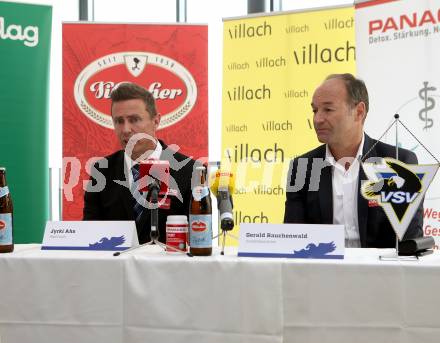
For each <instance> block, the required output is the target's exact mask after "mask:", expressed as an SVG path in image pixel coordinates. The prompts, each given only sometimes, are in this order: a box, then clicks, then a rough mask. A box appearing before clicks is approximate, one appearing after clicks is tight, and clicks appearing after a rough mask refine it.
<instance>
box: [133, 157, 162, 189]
mask: <svg viewBox="0 0 440 343" xmlns="http://www.w3.org/2000/svg"><path fill="white" fill-rule="evenodd" d="M139 174H140V177H141V179H140V187H139V191H141V192H145V191H148V185H149V184H151V182H152V181H153V180H152V179H155V180H157V181H158V182H159V184H160V190H159V194H167V193H168V189H169V184H170V162H169V161H161V160H146V161H142V162H140V163H139Z"/></svg>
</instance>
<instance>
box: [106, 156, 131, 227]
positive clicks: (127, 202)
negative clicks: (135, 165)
mask: <svg viewBox="0 0 440 343" xmlns="http://www.w3.org/2000/svg"><path fill="white" fill-rule="evenodd" d="M126 168H127V166H126V165H125V161H124V152H123V151H122V152H121V154H120V156H118V161H117V165H116V168H115V169H116V171H115V180H120V181H123V182H125V181H127V182H128V180H126V178H128V173H131V171H130V170H126ZM110 182H114V181H113V180H111V181H110ZM115 186H116V187H117V189H118V192H119V194H120V197H121V199H122V203H123V204H124V209H125V211H126V212H127V218H133V220H134V213H133V206H134V202H133V196H132V195H131V192H130V189H129V187H125V186H122V185H120V184H116V183H115Z"/></svg>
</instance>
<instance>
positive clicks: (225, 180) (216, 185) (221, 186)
mask: <svg viewBox="0 0 440 343" xmlns="http://www.w3.org/2000/svg"><path fill="white" fill-rule="evenodd" d="M209 179H210V185H211V186H210V188H211V192H212V193H213V194H214V195H215V196H216V197H217V207H218V211H219V213H220V227H221V229H222V230H226V231H229V230H232V229H233V228H234V219H233V216H232V209H233V207H234V205H233V203H232V195H231V194H232V193H233V192H234V186H235V180H234V175H233V174H232V173H231V172H227V171H222V170H217V171H216V172H215V173H212V174H211V175H210V177H209Z"/></svg>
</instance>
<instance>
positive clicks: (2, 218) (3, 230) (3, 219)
mask: <svg viewBox="0 0 440 343" xmlns="http://www.w3.org/2000/svg"><path fill="white" fill-rule="evenodd" d="M10 244H12V214H11V213H0V245H10Z"/></svg>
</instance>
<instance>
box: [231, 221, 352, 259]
mask: <svg viewBox="0 0 440 343" xmlns="http://www.w3.org/2000/svg"><path fill="white" fill-rule="evenodd" d="M344 250H345V233H344V226H343V225H324V224H322V225H318V224H246V223H242V224H240V241H239V246H238V256H245V257H283V258H286V257H287V258H315V259H343V258H344Z"/></svg>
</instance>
